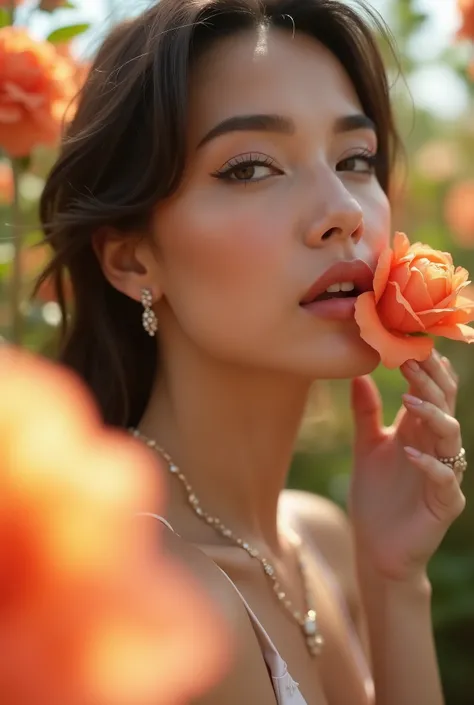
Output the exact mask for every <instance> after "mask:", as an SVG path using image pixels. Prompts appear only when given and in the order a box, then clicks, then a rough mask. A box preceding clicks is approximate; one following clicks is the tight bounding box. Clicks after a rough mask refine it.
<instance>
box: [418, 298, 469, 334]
mask: <svg viewBox="0 0 474 705" xmlns="http://www.w3.org/2000/svg"><path fill="white" fill-rule="evenodd" d="M456 303H457V302H456ZM472 303H473V302H471V304H472ZM472 321H474V306H472V305H471V306H470V307H463V308H461V307H459V308H452V309H449V313H447V314H446V315H445V316H444V317H443V319H442V320H441V321H440V322H439V325H442V326H453V325H457V324H458V323H471V322H472ZM433 327H436V324H431V325H430V329H431V328H433ZM427 332H429V331H427Z"/></svg>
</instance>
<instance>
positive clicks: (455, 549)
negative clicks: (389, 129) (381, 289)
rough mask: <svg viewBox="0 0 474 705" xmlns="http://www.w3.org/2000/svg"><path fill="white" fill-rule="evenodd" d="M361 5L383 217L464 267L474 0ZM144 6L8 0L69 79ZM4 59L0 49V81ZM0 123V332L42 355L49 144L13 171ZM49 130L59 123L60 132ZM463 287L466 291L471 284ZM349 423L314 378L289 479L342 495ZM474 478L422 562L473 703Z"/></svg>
mask: <svg viewBox="0 0 474 705" xmlns="http://www.w3.org/2000/svg"><path fill="white" fill-rule="evenodd" d="M371 5H372V7H374V8H375V9H376V10H377V11H379V12H380V13H381V15H382V17H383V19H384V20H385V22H386V23H387V25H388V26H389V28H390V30H391V33H392V34H393V37H394V41H395V46H396V52H397V55H396V56H394V55H393V54H392V53H391V52H390V51H389V49H388V48H387V46H386V45H385V44H384V43H382V45H383V51H384V53H385V55H386V61H387V66H388V70H389V75H390V83H391V86H392V95H393V101H394V104H395V107H396V112H397V116H398V124H399V129H400V132H401V135H402V139H403V142H404V145H405V155H404V160H403V161H402V162H401V163H400V164H399V166H398V168H397V171H396V174H395V178H394V184H393V193H392V198H393V203H394V228H396V229H400V230H404V231H405V232H407V233H408V235H409V237H410V239H411V240H412V241H413V240H422V241H424V242H426V243H429V244H430V245H431V246H433V247H436V248H439V249H443V250H444V249H446V250H449V251H450V252H452V254H453V256H454V260H455V262H456V263H457V264H459V265H463V266H464V267H466V268H467V269H468V270H470V271H471V272H474V109H473V97H474V44H473V41H472V40H473V38H474V0H458V1H457V0H372V2H371ZM145 7H146V4H145V3H137V2H131V0H74V1H73V2H62V1H61V0H43V1H42V2H41V3H40V5H38V2H37V0H31V1H30V0H23V2H20V0H18V4H17V9H16V15H15V25H16V26H18V27H20V26H26V27H27V29H28V33H29V35H30V36H31V37H32V38H33V39H35V40H37V41H38V42H43V41H44V40H48V41H49V42H50V43H51V44H53V45H54V47H55V51H57V56H58V57H59V56H61V57H62V58H63V59H64V60H65V61H67V62H68V66H69V70H70V74H69V79H70V80H71V81H72V80H74V81H75V85H76V86H78V85H80V82H81V81H82V80H83V79H84V76H85V75H86V74H87V68H88V62H89V60H90V58H91V57H92V56H93V54H94V52H95V51H96V49H97V47H98V45H99V43H100V41H101V38H102V37H103V36H104V34H105V33H106V32H107V31H108V29H110V28H111V27H112V26H113V25H114V23H116V22H118V21H120V20H121V19H122V18H124V17H126V16H129V15H132V14H136V13H137V12H139V11H141V10H142V9H144V8H145ZM461 11H462V12H461ZM10 12H11V8H10V5H9V3H8V2H5V0H0V27H5V26H6V25H8V24H9V23H10V21H11V14H10ZM462 13H464V14H462ZM462 27H464V31H459V30H460V28H462ZM1 31H2V30H0V32H1ZM469 35H471V36H469ZM2 51H4V50H2ZM0 55H1V51H0ZM0 59H1V56H0ZM4 66H5V64H4V63H2V61H1V60H0V84H1V82H2V80H4V77H3V76H2V71H4ZM65 97H67V96H65ZM1 122H2V112H1V110H0V144H1V146H2V147H3V148H4V151H3V152H2V154H1V159H0V337H1V336H3V338H4V339H6V340H11V341H14V342H17V343H21V344H22V345H24V346H26V347H27V348H29V349H31V350H35V351H40V352H46V354H48V352H49V351H51V350H52V347H51V345H52V341H54V338H55V335H56V332H57V328H58V325H59V324H60V313H59V308H58V306H57V304H56V302H55V301H54V296H53V293H52V288H51V287H48V286H47V285H45V286H43V287H42V289H41V291H40V292H39V297H38V298H37V299H36V300H35V301H31V300H30V297H29V294H30V291H31V287H32V283H33V281H34V279H35V276H36V274H37V273H38V271H39V270H40V268H41V266H42V265H43V264H44V262H45V261H46V259H47V257H48V253H47V252H45V251H44V250H43V249H42V248H36V247H34V246H35V245H36V244H37V243H38V242H39V241H40V240H41V232H40V231H39V228H38V220H37V204H38V198H39V195H40V193H41V190H42V187H43V183H44V178H45V176H46V174H47V172H48V169H49V167H50V165H51V164H52V162H53V161H54V157H55V149H56V148H55V146H54V139H52V141H51V144H50V145H49V146H45V145H42V144H36V143H35V145H34V148H33V149H31V150H27V152H28V153H27V154H22V155H16V158H15V160H14V162H13V163H14V167H15V168H14V173H15V176H13V170H12V162H11V160H10V158H9V156H11V150H10V154H9V151H8V150H9V149H10V143H9V141H8V139H7V140H6V141H5V140H3V139H2V135H3V132H2V127H1ZM59 129H60V126H59V123H58V136H59ZM15 186H16V188H15ZM15 193H16V197H15ZM469 292H470V295H471V296H472V297H473V298H474V285H473V286H471V287H470V288H469ZM439 349H440V350H441V352H442V353H443V354H446V355H448V356H449V357H450V358H451V359H452V361H453V363H454V365H455V367H456V369H457V370H458V372H459V374H460V377H461V386H460V395H459V407H458V415H459V418H460V420H461V422H462V425H463V430H464V439H465V446H466V450H467V452H468V455H469V456H470V457H474V346H472V347H470V346H467V345H460V344H453V343H451V342H450V341H445V340H442V341H440V343H439ZM375 378H376V380H377V382H378V384H379V386H380V389H381V392H382V396H383V399H384V402H385V413H386V421H387V423H390V422H391V420H392V419H393V417H394V415H395V414H396V411H397V410H398V408H399V406H400V395H401V393H402V392H403V391H404V382H403V381H402V378H401V376H400V375H399V374H398V373H397V372H394V371H388V370H385V369H383V368H380V369H379V370H377V371H376V373H375ZM0 394H1V390H0ZM351 434H352V425H351V412H350V408H349V401H348V385H347V383H342V382H341V383H335V384H328V385H325V386H320V387H319V388H318V389H315V394H314V399H313V401H312V403H311V405H310V408H309V409H308V416H307V419H306V421H305V423H304V425H303V428H302V431H301V437H300V441H299V445H298V450H297V453H296V455H295V458H294V463H293V466H292V469H291V473H290V477H289V484H290V486H292V487H298V488H303V489H306V490H311V491H314V492H318V493H321V494H324V495H326V496H328V497H330V498H332V499H333V500H335V501H336V502H338V503H339V504H341V505H342V506H344V504H345V498H346V493H347V486H348V477H349V473H350V469H351ZM473 490H474V479H473V475H472V470H471V473H469V472H468V473H467V475H466V480H465V491H466V494H467V497H468V507H467V510H466V511H465V513H464V514H463V516H462V517H461V518H460V519H459V520H458V522H457V523H456V525H455V526H454V527H453V528H452V529H451V530H450V532H449V534H448V536H447V537H446V539H445V541H444V543H443V545H442V547H441V549H440V550H439V552H438V554H437V555H436V557H435V558H434V559H433V561H432V564H431V567H430V574H431V578H432V582H433V585H434V624H435V632H436V640H437V646H438V652H439V656H440V663H441V671H442V679H443V683H444V688H445V692H446V701H447V705H472V703H473V702H474V667H473V666H474V510H473V509H472V508H471V506H470V503H469V499H470V496H471V495H472V492H473ZM400 705H402V704H400Z"/></svg>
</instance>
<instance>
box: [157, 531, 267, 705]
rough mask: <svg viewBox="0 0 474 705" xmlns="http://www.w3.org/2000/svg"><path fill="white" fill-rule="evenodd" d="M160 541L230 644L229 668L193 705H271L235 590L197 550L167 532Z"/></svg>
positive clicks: (262, 665) (256, 645)
mask: <svg viewBox="0 0 474 705" xmlns="http://www.w3.org/2000/svg"><path fill="white" fill-rule="evenodd" d="M163 541H164V546H165V550H166V552H167V553H168V554H170V555H171V556H172V557H173V559H174V560H175V561H176V562H177V563H178V564H181V565H183V566H184V568H185V569H186V571H187V573H188V575H189V577H190V578H192V579H194V581H195V583H196V584H197V585H200V586H201V587H202V588H204V592H205V593H206V594H207V595H208V596H209V597H210V599H211V601H212V602H213V604H214V605H215V606H216V607H217V609H218V610H219V612H220V613H221V615H222V616H223V617H224V620H225V622H226V623H227V625H228V628H229V634H230V638H231V640H232V645H231V652H232V658H231V665H230V667H229V669H228V671H227V673H226V675H225V676H224V678H223V679H222V680H221V682H220V683H219V684H218V685H217V686H215V687H214V688H213V689H212V690H211V691H210V692H208V693H207V694H206V695H205V696H203V697H202V698H201V699H199V700H198V701H196V705H222V703H224V702H225V703H226V705H241V704H242V703H243V702H258V703H259V704H261V705H274V703H275V696H274V692H273V688H272V686H271V682H270V679H269V678H268V671H267V668H266V665H265V661H264V659H263V655H262V651H261V649H260V645H259V642H258V640H257V637H256V635H255V632H254V629H253V627H252V623H251V621H250V619H249V617H248V614H247V610H246V608H245V605H244V603H243V602H242V600H241V598H240V596H239V594H238V592H237V590H236V589H235V588H234V587H233V585H232V584H231V582H230V581H229V580H228V578H227V577H226V576H225V575H224V574H223V572H222V571H221V570H220V568H219V567H218V566H217V565H216V564H215V563H214V561H212V560H211V559H210V558H209V557H208V556H207V555H206V554H205V553H204V552H203V551H201V550H200V549H199V548H198V547H197V546H194V545H193V544H191V543H189V542H187V541H184V540H183V539H181V538H180V537H179V536H178V535H177V534H175V533H173V532H172V531H169V530H167V531H165V532H164V538H163ZM190 582H191V581H190ZM183 668H186V664H183Z"/></svg>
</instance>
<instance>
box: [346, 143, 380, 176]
mask: <svg viewBox="0 0 474 705" xmlns="http://www.w3.org/2000/svg"><path fill="white" fill-rule="evenodd" d="M357 159H360V160H361V161H364V162H365V163H366V164H367V166H368V170H367V171H362V172H361V171H355V170H354V173H356V174H367V175H369V174H375V170H376V168H377V164H378V154H377V153H375V154H374V153H373V152H371V151H370V150H369V149H364V150H362V151H360V152H357V153H356V154H350V155H349V156H347V157H344V159H341V161H340V162H338V164H337V166H336V171H344V170H343V169H338V168H337V167H339V166H340V165H341V164H346V163H347V162H350V161H354V160H357ZM350 171H352V170H350Z"/></svg>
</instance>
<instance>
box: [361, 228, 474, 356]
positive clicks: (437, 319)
mask: <svg viewBox="0 0 474 705" xmlns="http://www.w3.org/2000/svg"><path fill="white" fill-rule="evenodd" d="M468 278H469V274H468V272H467V270H466V269H464V268H463V267H457V268H455V267H454V265H453V260H452V257H451V255H450V254H449V253H448V252H441V251H439V250H433V249H432V248H431V247H429V246H428V245H424V244H422V243H420V242H416V243H414V244H413V245H410V241H409V240H408V238H407V236H406V235H405V234H404V233H396V234H395V237H394V241H393V247H391V248H387V249H386V250H384V251H383V252H382V253H381V255H380V257H379V260H378V262H377V267H376V270H375V274H374V285H373V291H368V292H365V293H363V294H360V296H359V297H358V298H357V302H356V305H355V320H356V322H357V324H358V326H359V328H360V334H361V337H362V338H363V340H365V342H366V343H368V344H369V345H370V346H371V347H373V348H374V349H375V350H377V352H378V353H379V354H380V358H381V362H382V363H383V364H384V365H385V366H386V367H388V368H390V369H393V368H395V367H400V365H402V364H403V363H404V362H406V361H407V360H410V359H413V360H418V361H419V362H421V361H422V360H426V359H427V357H428V356H429V354H430V352H431V350H432V348H433V339H432V338H431V337H429V336H432V335H440V336H443V337H445V338H451V339H452V340H461V341H464V342H466V343H473V342H474V329H473V328H470V327H469V326H467V325H466V324H467V323H469V322H470V321H472V320H474V304H473V302H472V300H470V299H468V298H467V297H465V296H463V295H462V293H461V292H462V291H463V289H465V288H466V287H467V286H468V284H470V282H469V281H468Z"/></svg>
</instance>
